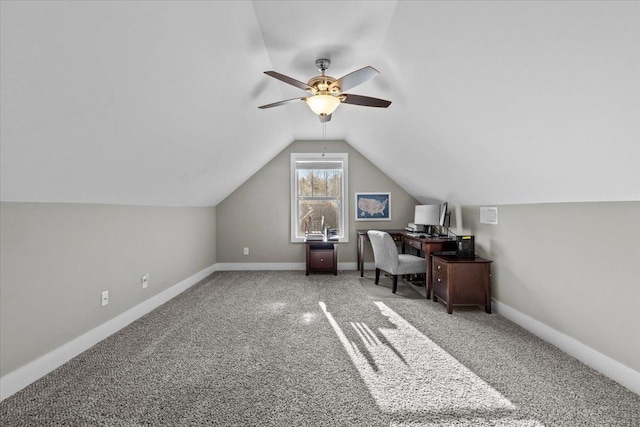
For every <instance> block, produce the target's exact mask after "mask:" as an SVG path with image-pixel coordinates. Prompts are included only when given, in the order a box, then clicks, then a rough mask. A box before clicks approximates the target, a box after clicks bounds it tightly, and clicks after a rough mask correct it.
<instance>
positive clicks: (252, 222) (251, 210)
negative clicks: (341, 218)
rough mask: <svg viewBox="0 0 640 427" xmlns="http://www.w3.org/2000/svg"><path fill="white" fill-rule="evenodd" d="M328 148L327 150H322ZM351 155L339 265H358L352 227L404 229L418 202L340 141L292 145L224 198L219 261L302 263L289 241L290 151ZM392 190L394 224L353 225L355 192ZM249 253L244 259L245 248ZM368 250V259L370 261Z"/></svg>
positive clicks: (299, 251) (297, 248) (299, 248)
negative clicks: (346, 220) (345, 232)
mask: <svg viewBox="0 0 640 427" xmlns="http://www.w3.org/2000/svg"><path fill="white" fill-rule="evenodd" d="M325 147H326V150H325ZM323 150H324V152H326V153H349V182H348V185H349V186H348V192H349V195H348V197H349V214H348V215H349V242H348V243H341V244H340V246H339V253H338V261H339V262H340V263H343V262H353V263H355V262H356V238H355V230H356V228H404V227H405V226H406V225H407V223H408V222H410V221H413V210H414V206H415V205H416V204H418V201H417V200H416V199H414V198H413V197H412V196H410V195H409V194H408V193H407V192H406V191H404V190H403V189H402V188H400V187H399V186H398V184H396V183H395V182H394V181H392V180H391V179H390V178H389V177H388V176H387V175H385V174H384V173H383V172H381V171H380V170H379V169H378V168H377V167H375V166H374V165H373V164H372V163H371V162H370V161H369V160H367V159H366V158H364V157H363V156H362V155H361V154H360V153H359V152H357V151H356V150H355V149H354V148H353V147H351V146H350V145H349V144H348V143H346V142H344V141H294V142H293V143H291V144H290V145H289V146H288V147H287V148H285V149H284V150H283V151H282V152H281V153H280V154H278V155H277V156H276V157H275V158H274V159H273V160H271V161H270V162H269V163H268V164H267V165H265V166H264V167H263V168H262V169H261V170H259V171H258V172H257V173H255V174H254V175H253V176H252V177H251V178H250V179H249V180H247V181H246V182H245V183H244V184H242V185H241V186H240V187H238V189H236V190H235V191H234V192H233V193H232V194H231V195H229V196H228V197H227V198H226V199H225V200H223V201H222V202H221V203H220V204H219V205H218V206H217V210H216V214H217V221H218V222H217V237H218V238H217V255H218V262H219V263H267V262H269V263H302V262H304V259H305V258H304V245H303V244H301V243H291V241H290V240H291V231H290V228H291V225H290V219H291V207H290V206H291V180H290V177H291V170H290V161H291V158H290V154H291V153H321V152H323ZM372 191H384V192H387V191H388V192H391V219H392V221H355V219H354V216H355V201H354V197H355V196H354V193H356V192H372ZM244 247H248V248H249V255H248V256H244V255H243V248H244ZM370 250H371V249H370V248H367V251H368V252H367V254H365V256H367V260H372V259H373V258H372V255H371V252H370Z"/></svg>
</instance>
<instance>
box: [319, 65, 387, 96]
mask: <svg viewBox="0 0 640 427" xmlns="http://www.w3.org/2000/svg"><path fill="white" fill-rule="evenodd" d="M378 74H380V72H379V71H378V70H376V69H375V68H373V67H370V66H366V67H364V68H360V69H359V70H356V71H354V72H352V73H349V74H347V75H346V76H343V77H340V78H339V79H338V80H336V81H335V82H333V83H331V85H330V86H329V90H331V88H334V87H336V86H337V87H339V88H340V91H341V92H344V91H345V90H349V89H352V88H354V87H356V86H358V85H361V84H362V83H364V82H366V81H367V80H369V79H372V78H374V77H375V76H377V75H378Z"/></svg>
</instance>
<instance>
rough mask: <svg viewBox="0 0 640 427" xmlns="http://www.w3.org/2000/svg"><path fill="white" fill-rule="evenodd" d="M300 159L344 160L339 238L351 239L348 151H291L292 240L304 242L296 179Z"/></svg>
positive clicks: (343, 240) (343, 239) (342, 240)
mask: <svg viewBox="0 0 640 427" xmlns="http://www.w3.org/2000/svg"><path fill="white" fill-rule="evenodd" d="M298 161H316V162H321V161H334V162H336V161H339V162H342V203H341V205H342V212H341V213H340V215H341V218H342V224H341V227H340V231H341V233H340V234H339V235H338V239H339V240H340V241H341V242H348V241H349V216H348V214H349V197H347V196H348V194H349V193H348V184H347V183H348V179H349V173H348V165H349V154H348V153H291V242H294V243H295V242H304V236H303V235H302V236H300V235H298V234H297V233H298V180H297V179H296V163H297V162H298Z"/></svg>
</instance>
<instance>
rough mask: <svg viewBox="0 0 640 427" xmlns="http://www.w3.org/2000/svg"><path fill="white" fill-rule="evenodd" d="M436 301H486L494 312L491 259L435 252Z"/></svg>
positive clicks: (450, 303) (449, 305) (459, 303)
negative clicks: (460, 256)
mask: <svg viewBox="0 0 640 427" xmlns="http://www.w3.org/2000/svg"><path fill="white" fill-rule="evenodd" d="M432 262H433V264H432V267H433V301H436V302H437V301H438V298H440V299H441V300H442V302H443V303H444V304H445V305H446V306H447V313H449V314H451V313H452V312H453V307H454V306H462V305H483V306H484V307H485V311H486V312H487V313H491V262H492V261H490V260H488V259H484V258H459V257H457V256H451V255H433V256H432Z"/></svg>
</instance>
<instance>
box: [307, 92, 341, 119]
mask: <svg viewBox="0 0 640 427" xmlns="http://www.w3.org/2000/svg"><path fill="white" fill-rule="evenodd" d="M305 101H306V102H307V105H308V106H309V108H311V111H313V112H314V113H316V114H317V115H319V116H328V115H329V114H332V113H333V112H334V111H336V108H338V105H340V99H339V98H337V97H335V96H333V95H314V96H310V97H308V98H306V99H305Z"/></svg>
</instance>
